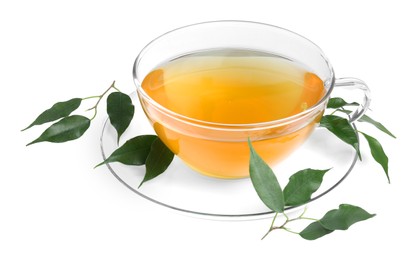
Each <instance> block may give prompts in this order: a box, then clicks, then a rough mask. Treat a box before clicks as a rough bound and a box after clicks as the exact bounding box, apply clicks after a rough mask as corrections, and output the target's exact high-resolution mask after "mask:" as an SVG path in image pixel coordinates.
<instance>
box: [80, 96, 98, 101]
mask: <svg viewBox="0 0 416 260" xmlns="http://www.w3.org/2000/svg"><path fill="white" fill-rule="evenodd" d="M100 97H101V96H90V97H85V98H83V99H82V100H87V99H92V98H100Z"/></svg>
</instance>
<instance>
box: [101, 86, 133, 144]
mask: <svg viewBox="0 0 416 260" xmlns="http://www.w3.org/2000/svg"><path fill="white" fill-rule="evenodd" d="M107 114H108V117H109V118H110V122H111V125H113V126H114V128H115V129H116V131H117V143H118V141H119V140H120V137H121V135H122V134H123V133H124V131H126V129H127V127H128V126H129V125H130V122H131V120H132V119H133V116H134V105H133V103H132V102H131V98H130V97H129V96H128V95H126V94H124V93H121V92H113V93H111V94H110V95H109V96H108V98H107Z"/></svg>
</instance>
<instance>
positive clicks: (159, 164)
mask: <svg viewBox="0 0 416 260" xmlns="http://www.w3.org/2000/svg"><path fill="white" fill-rule="evenodd" d="M173 157H174V154H173V153H172V152H171V150H169V148H168V147H167V146H166V145H165V144H164V143H163V142H162V140H160V139H159V138H156V139H155V140H154V141H153V143H152V146H151V148H150V152H149V155H148V156H147V159H146V174H145V176H144V178H143V181H142V182H141V183H140V185H139V188H140V186H142V184H143V183H144V182H146V181H149V180H151V179H153V178H155V177H157V176H159V175H160V174H162V173H163V172H165V171H166V169H167V168H168V167H169V165H170V163H171V162H172V160H173Z"/></svg>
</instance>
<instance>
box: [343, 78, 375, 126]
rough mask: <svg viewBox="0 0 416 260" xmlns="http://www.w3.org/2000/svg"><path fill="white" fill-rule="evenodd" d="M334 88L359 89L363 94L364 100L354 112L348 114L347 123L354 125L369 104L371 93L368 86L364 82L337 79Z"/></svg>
mask: <svg viewBox="0 0 416 260" xmlns="http://www.w3.org/2000/svg"><path fill="white" fill-rule="evenodd" d="M335 87H337V88H338V87H341V88H346V89H359V90H361V91H362V92H363V94H364V99H363V101H362V103H361V104H360V105H359V106H358V107H357V109H356V110H355V111H353V112H352V113H351V114H349V122H350V123H354V122H355V121H357V120H358V119H360V118H361V117H362V116H363V115H364V114H365V112H366V111H367V109H368V107H369V106H370V103H371V92H370V89H369V88H368V86H367V85H366V84H365V83H364V81H362V80H360V79H356V78H339V79H336V80H335Z"/></svg>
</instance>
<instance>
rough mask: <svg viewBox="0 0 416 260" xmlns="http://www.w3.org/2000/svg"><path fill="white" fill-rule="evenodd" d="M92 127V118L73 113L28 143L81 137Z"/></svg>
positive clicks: (60, 141) (64, 140) (54, 141)
mask: <svg viewBox="0 0 416 260" xmlns="http://www.w3.org/2000/svg"><path fill="white" fill-rule="evenodd" d="M89 127H90V120H89V119H88V118H86V117H84V116H79V115H73V116H69V117H65V118H63V119H61V120H60V121H58V122H56V123H55V124H53V125H51V126H50V127H49V128H48V129H46V130H45V131H44V132H43V133H42V134H41V135H40V136H39V137H38V138H37V139H36V140H34V141H33V142H31V143H29V144H27V145H31V144H35V143H39V142H52V143H63V142H67V141H71V140H75V139H78V138H80V137H81V136H82V135H83V134H84V133H85V131H87V129H88V128H89Z"/></svg>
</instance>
